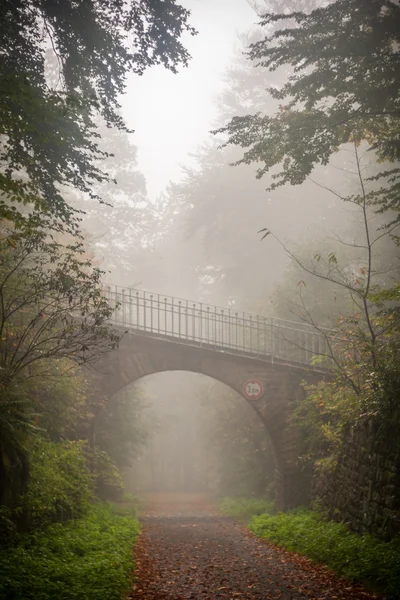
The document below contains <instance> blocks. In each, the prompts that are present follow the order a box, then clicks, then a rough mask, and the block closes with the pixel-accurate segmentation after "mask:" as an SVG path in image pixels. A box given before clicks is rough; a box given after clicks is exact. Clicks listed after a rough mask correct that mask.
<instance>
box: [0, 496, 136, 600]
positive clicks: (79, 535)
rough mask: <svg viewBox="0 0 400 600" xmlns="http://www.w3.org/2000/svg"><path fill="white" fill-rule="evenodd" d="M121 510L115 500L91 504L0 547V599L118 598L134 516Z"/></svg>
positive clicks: (123, 588) (128, 569)
mask: <svg viewBox="0 0 400 600" xmlns="http://www.w3.org/2000/svg"><path fill="white" fill-rule="evenodd" d="M132 510H135V509H132ZM124 513H125V514H124V515H121V514H119V509H118V506H110V505H96V506H93V507H92V508H91V509H90V512H89V514H88V515H87V516H86V517H85V518H82V519H79V520H76V521H69V522H67V523H63V524H61V523H57V524H54V525H51V526H50V527H48V528H47V529H46V530H45V531H43V532H39V533H33V534H30V535H27V536H25V537H24V538H22V539H21V541H20V543H19V544H18V546H16V547H13V548H7V549H1V550H0V599H2V600H3V599H9V598H12V599H13V600H54V599H55V598H60V599H61V598H62V600H83V599H85V600H121V598H124V595H126V594H127V592H128V590H129V587H130V581H131V573H132V567H133V562H132V560H133V559H132V546H133V543H134V541H135V539H136V537H137V535H138V532H139V523H138V521H137V519H136V517H135V516H132V512H131V513H130V514H129V509H128V508H127V507H125V508H124ZM133 514H135V513H133Z"/></svg>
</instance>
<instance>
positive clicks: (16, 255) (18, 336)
mask: <svg viewBox="0 0 400 600" xmlns="http://www.w3.org/2000/svg"><path fill="white" fill-rule="evenodd" d="M33 221H34V224H35V225H36V219H33ZM4 231H5V232H3V235H2V238H1V239H0V440H1V441H0V500H2V499H3V495H4V492H5V490H6V489H7V488H9V489H10V490H13V491H14V492H15V491H16V492H18V490H21V489H23V485H24V484H25V483H26V480H27V475H28V468H27V459H26V442H27V439H28V437H29V434H30V433H32V431H34V430H35V429H37V427H36V425H35V421H36V417H35V413H36V411H37V409H38V408H39V403H38V402H37V401H36V402H35V397H32V394H33V393H34V391H35V386H31V387H30V386H29V382H30V381H32V380H34V381H38V380H39V379H40V380H41V381H42V382H43V381H44V380H45V378H46V377H47V376H51V377H54V375H55V370H57V369H56V367H57V366H58V367H65V361H66V362H67V363H69V364H71V363H72V364H77V365H91V364H92V363H93V362H94V361H96V360H97V359H98V358H99V357H100V356H102V355H103V354H105V353H107V352H109V351H110V350H111V349H113V348H115V347H116V345H117V343H118V341H119V336H118V335H117V334H116V332H114V331H113V330H111V329H109V328H108V326H107V321H108V319H109V318H110V316H111V313H112V309H111V308H110V306H109V305H108V303H107V301H106V300H105V298H104V297H103V296H102V293H101V288H100V285H99V283H100V277H101V272H100V271H99V270H98V269H93V268H92V267H91V265H90V261H88V260H85V257H84V255H83V254H82V247H81V244H80V243H77V242H73V243H70V244H66V243H64V244H62V243H60V242H58V241H56V239H55V237H54V235H53V236H49V235H48V233H47V230H46V229H45V230H40V229H39V228H37V227H36V226H35V227H33V228H29V227H27V228H26V229H25V230H24V231H22V230H21V229H19V230H17V231H16V230H15V229H14V230H12V231H7V228H6V227H5V228H4ZM60 361H64V363H62V362H60ZM62 370H64V369H62ZM42 387H43V388H46V386H45V385H43V386H42ZM60 416H61V415H59V417H60ZM14 479H16V480H17V483H15V484H14V483H13V480H14ZM21 486H22V488H21Z"/></svg>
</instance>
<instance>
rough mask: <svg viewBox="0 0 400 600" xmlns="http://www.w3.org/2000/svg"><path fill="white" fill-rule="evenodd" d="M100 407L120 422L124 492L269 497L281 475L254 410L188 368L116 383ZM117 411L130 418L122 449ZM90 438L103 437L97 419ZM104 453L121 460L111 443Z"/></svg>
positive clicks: (217, 383)
mask: <svg viewBox="0 0 400 600" xmlns="http://www.w3.org/2000/svg"><path fill="white" fill-rule="evenodd" d="M103 410H104V411H105V413H104V415H103V416H105V415H107V421H108V422H109V421H110V417H111V420H112V418H113V417H115V420H116V422H119V423H120V424H121V423H123V425H122V429H123V430H124V431H123V432H122V433H123V435H121V438H120V444H121V445H123V446H124V447H125V449H126V452H127V456H126V457H125V458H126V461H125V464H123V465H122V471H123V476H124V480H125V485H126V488H127V490H128V491H129V492H131V493H134V494H139V495H140V494H143V493H144V494H147V493H154V492H158V493H173V492H178V493H208V494H213V495H216V496H219V497H222V496H237V497H239V496H241V497H250V496H254V497H264V498H270V499H271V500H272V499H273V497H274V493H275V489H274V488H275V480H276V478H277V476H278V478H279V477H281V475H282V474H281V473H280V472H279V458H278V455H277V452H276V448H275V447H274V444H273V440H272V438H271V436H270V435H269V431H268V429H267V427H266V423H265V420H264V421H263V419H262V418H260V414H258V408H257V407H255V406H252V405H251V403H250V402H249V401H248V400H247V399H246V398H244V396H243V395H241V394H240V393H239V392H238V391H237V390H236V389H234V388H233V387H232V386H230V385H228V384H226V383H223V382H221V381H218V380H217V379H215V378H213V377H210V376H207V375H204V374H202V373H197V372H193V371H187V370H185V371H183V370H168V371H159V372H156V373H152V374H148V375H144V376H142V377H139V378H137V379H136V380H134V381H132V382H131V383H128V384H127V385H125V386H123V387H121V388H120V389H119V390H118V391H117V392H116V393H114V394H113V395H112V396H111V397H110V398H109V399H108V402H107V403H106V405H105V406H104V409H103ZM121 411H128V412H129V411H131V417H133V418H134V419H136V423H135V426H134V430H133V438H134V440H132V444H131V446H130V447H129V443H128V442H127V439H126V437H127V434H128V432H127V431H126V430H125V428H126V426H127V424H128V421H129V418H128V417H127V419H126V420H125V423H124V422H123V418H122V416H123V415H121ZM104 420H105V419H103V421H104ZM96 437H97V440H98V442H100V443H104V438H105V435H104V432H103V433H102V419H99V421H98V431H97V432H96ZM107 451H108V452H109V453H110V454H111V455H112V457H113V458H114V460H115V458H117V459H118V460H119V461H121V458H123V457H121V456H119V448H118V447H116V448H110V447H108V448H107ZM128 454H130V456H128ZM123 462H124V461H123ZM277 471H278V473H277Z"/></svg>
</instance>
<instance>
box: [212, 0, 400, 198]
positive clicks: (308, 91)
mask: <svg viewBox="0 0 400 600" xmlns="http://www.w3.org/2000/svg"><path fill="white" fill-rule="evenodd" d="M399 23H400V7H399V6H398V5H397V4H396V3H395V2H392V1H390V0H371V1H369V2H364V1H363V0H350V1H349V0H337V1H336V2H332V3H329V4H328V5H326V6H323V7H320V8H317V9H315V10H312V11H311V12H310V13H309V14H306V13H305V12H301V11H298V12H293V13H287V14H269V13H267V14H265V15H264V16H263V18H262V25H263V27H265V28H266V29H267V30H269V32H271V26H272V33H269V34H268V35H267V36H266V37H265V38H264V39H262V40H261V41H258V42H255V43H253V44H252V45H251V46H250V51H249V57H250V59H252V60H253V61H256V62H257V63H258V64H259V65H260V66H262V67H265V68H266V69H268V71H270V72H273V71H275V70H276V69H278V68H280V67H282V66H286V67H289V68H290V69H292V74H291V75H290V76H289V77H288V79H287V81H286V83H285V85H283V86H274V87H270V88H269V90H268V92H269V94H270V96H272V98H274V99H275V100H277V101H280V102H281V103H282V104H280V105H279V110H278V112H277V113H276V114H274V115H273V116H267V115H263V114H260V113H257V114H253V115H247V116H244V117H235V118H234V119H232V121H231V122H230V123H229V125H228V126H227V127H226V128H224V129H222V130H220V131H222V132H225V133H228V135H229V141H228V143H232V144H236V145H239V146H241V147H244V148H249V149H248V150H247V151H246V153H245V155H244V158H243V159H242V160H240V161H239V162H244V163H253V162H259V163H261V166H260V167H259V169H258V175H259V177H262V176H263V175H264V174H265V173H266V172H268V171H269V170H270V169H272V168H273V167H275V166H279V167H280V171H279V172H278V173H276V174H275V175H273V179H274V180H275V181H274V183H272V185H271V188H272V189H274V188H276V187H277V186H279V185H283V184H284V183H290V184H292V185H297V184H300V183H302V182H303V181H304V180H305V179H306V177H307V176H308V175H309V174H310V173H311V171H312V169H313V167H314V166H315V165H316V164H318V163H319V164H322V165H326V164H327V163H328V161H329V158H330V156H331V155H332V154H333V153H335V152H336V151H337V150H338V148H339V147H340V146H341V145H342V144H344V143H347V142H349V141H351V140H353V139H354V138H355V139H357V140H359V141H360V140H366V141H367V142H368V143H369V145H370V147H371V148H373V149H374V150H375V151H376V152H377V156H378V158H379V159H380V160H382V161H391V162H393V161H395V160H397V159H398V158H399V145H398V141H397V139H398V133H399V116H400V113H399V99H398V87H399V68H398V67H399V53H398V52H397V47H398V44H399V41H400V37H399V31H400V28H399ZM276 24H281V25H282V26H281V27H280V28H279V29H276V28H275V29H274V27H273V26H274V25H276ZM344 57H345V58H344ZM382 81H385V82H387V85H386V86H385V88H384V89H383V88H382ZM392 177H394V181H392V182H391V187H392V185H393V186H394V187H397V190H398V186H399V180H398V173H397V174H396V173H393V174H392ZM392 204H393V205H392V206H391V208H395V207H396V201H395V200H394V202H392ZM398 208H399V206H398V198H397V209H398Z"/></svg>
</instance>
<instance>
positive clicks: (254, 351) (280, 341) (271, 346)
mask: <svg viewBox="0 0 400 600" xmlns="http://www.w3.org/2000/svg"><path fill="white" fill-rule="evenodd" d="M104 294H105V296H106V297H107V299H108V302H109V303H110V305H111V306H112V307H114V308H115V310H114V313H113V318H112V320H111V322H112V323H113V324H114V325H117V326H119V327H123V328H125V329H126V330H128V331H131V332H135V333H140V334H141V335H146V336H151V337H157V338H160V339H165V340H166V341H170V342H174V343H179V344H184V345H191V346H196V347H203V348H207V349H209V350H213V351H215V352H225V353H230V354H236V355H240V356H246V357H247V358H250V359H251V358H253V359H258V360H263V361H266V362H274V361H278V362H285V363H291V364H293V365H303V366H306V365H307V366H311V365H312V359H313V357H315V356H318V355H327V350H328V348H327V342H326V338H325V336H324V335H323V334H322V333H320V332H318V331H316V330H315V329H314V328H313V327H311V326H309V325H306V324H302V323H297V322H292V321H285V320H282V319H275V318H269V317H265V316H261V315H251V314H249V313H245V312H242V311H237V310H236V309H235V308H232V307H227V308H226V307H225V308H223V307H218V306H213V305H209V304H205V303H203V302H193V301H189V300H184V299H180V298H173V297H171V296H163V295H160V294H153V293H150V292H145V291H142V290H135V289H130V288H121V287H117V286H104Z"/></svg>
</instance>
